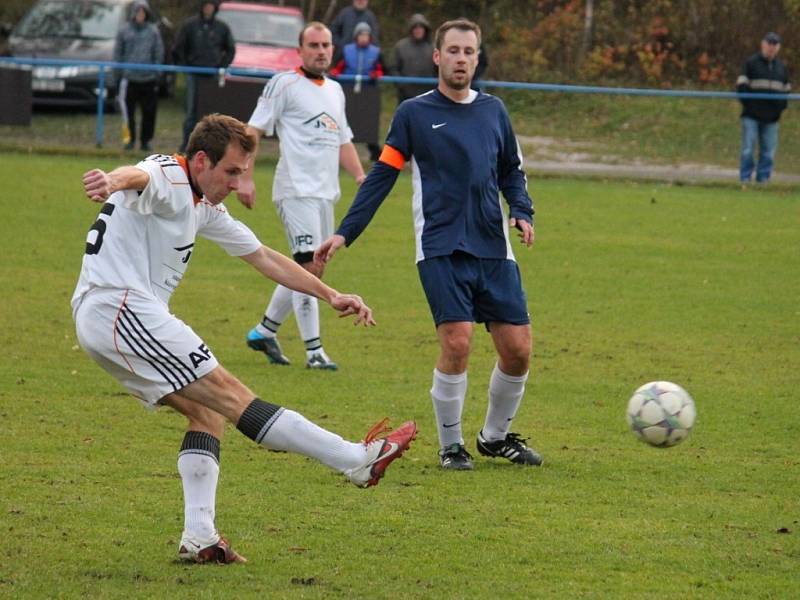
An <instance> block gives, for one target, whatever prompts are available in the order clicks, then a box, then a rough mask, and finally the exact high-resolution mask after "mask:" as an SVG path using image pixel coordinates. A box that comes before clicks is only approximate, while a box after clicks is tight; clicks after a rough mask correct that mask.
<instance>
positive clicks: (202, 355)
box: [189, 344, 211, 367]
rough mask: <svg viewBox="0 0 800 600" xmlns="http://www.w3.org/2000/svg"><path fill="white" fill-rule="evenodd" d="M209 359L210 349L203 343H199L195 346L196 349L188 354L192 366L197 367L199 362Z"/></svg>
mask: <svg viewBox="0 0 800 600" xmlns="http://www.w3.org/2000/svg"><path fill="white" fill-rule="evenodd" d="M210 359H211V350H209V349H208V346H206V345H205V344H200V345H199V346H198V347H197V351H195V352H191V353H190V354H189V360H191V361H192V366H193V367H197V365H199V364H200V363H201V362H205V361H207V360H210Z"/></svg>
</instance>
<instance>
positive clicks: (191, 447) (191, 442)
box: [178, 431, 219, 463]
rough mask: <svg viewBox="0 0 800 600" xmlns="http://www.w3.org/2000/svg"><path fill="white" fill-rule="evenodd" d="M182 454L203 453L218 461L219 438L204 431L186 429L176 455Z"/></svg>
mask: <svg viewBox="0 0 800 600" xmlns="http://www.w3.org/2000/svg"><path fill="white" fill-rule="evenodd" d="M184 454H205V455H206V456H212V457H213V458H214V460H216V461H217V463H219V440H218V439H217V438H215V437H214V436H213V435H211V434H210V433H206V432H205V431H187V432H186V435H185V436H183V443H182V444H181V451H180V453H179V454H178V456H182V455H184Z"/></svg>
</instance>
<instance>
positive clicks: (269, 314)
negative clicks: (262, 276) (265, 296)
mask: <svg viewBox="0 0 800 600" xmlns="http://www.w3.org/2000/svg"><path fill="white" fill-rule="evenodd" d="M293 294H294V291H293V290H290V289H289V288H287V287H284V286H282V285H279V286H278V287H276V288H275V291H274V292H272V298H270V300H269V304H268V305H267V310H266V311H265V312H264V320H263V321H261V323H259V324H258V325H256V331H258V333H260V334H261V335H263V336H264V337H275V334H276V333H277V332H278V327H280V326H281V324H282V323H283V322H284V321H285V320H286V317H288V316H289V313H290V312H292V295H293Z"/></svg>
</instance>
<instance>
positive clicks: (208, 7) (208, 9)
mask: <svg viewBox="0 0 800 600" xmlns="http://www.w3.org/2000/svg"><path fill="white" fill-rule="evenodd" d="M216 10H217V7H216V5H215V4H214V3H213V2H206V3H205V4H203V18H204V19H210V18H211V17H213V16H214V11H216Z"/></svg>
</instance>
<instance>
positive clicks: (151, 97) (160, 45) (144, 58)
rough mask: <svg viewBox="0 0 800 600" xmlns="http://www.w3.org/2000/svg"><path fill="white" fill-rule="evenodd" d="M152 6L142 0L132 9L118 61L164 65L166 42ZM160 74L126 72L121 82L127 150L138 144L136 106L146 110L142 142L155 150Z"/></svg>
mask: <svg viewBox="0 0 800 600" xmlns="http://www.w3.org/2000/svg"><path fill="white" fill-rule="evenodd" d="M151 16H152V15H151V13H150V5H149V4H148V3H147V2H146V0H138V1H137V2H135V3H134V5H133V7H132V9H131V20H130V22H128V23H126V24H125V26H124V27H122V28H121V29H120V31H119V33H118V34H117V41H116V45H115V46H114V62H122V63H139V64H154V65H158V64H161V63H163V62H164V42H163V40H162V39H161V33H159V31H158V27H156V25H155V24H154V23H151V22H150V19H151ZM158 78H159V73H158V71H143V70H138V69H137V70H133V69H125V70H123V71H122V77H121V79H120V82H119V93H118V96H117V103H118V104H119V107H120V110H121V112H122V116H123V119H125V120H126V121H127V125H128V128H127V133H128V139H127V143H126V146H125V149H126V150H133V148H134V145H135V144H136V106H137V105H138V106H141V109H142V127H141V130H140V131H139V143H140V144H141V148H142V150H145V151H149V150H151V147H150V142H151V140H152V139H153V133H154V132H155V127H156V111H157V109H158Z"/></svg>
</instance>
